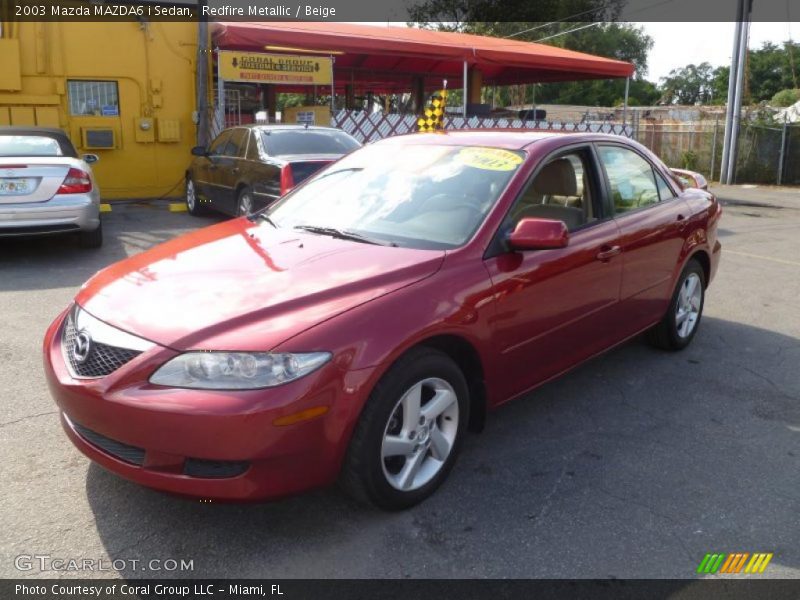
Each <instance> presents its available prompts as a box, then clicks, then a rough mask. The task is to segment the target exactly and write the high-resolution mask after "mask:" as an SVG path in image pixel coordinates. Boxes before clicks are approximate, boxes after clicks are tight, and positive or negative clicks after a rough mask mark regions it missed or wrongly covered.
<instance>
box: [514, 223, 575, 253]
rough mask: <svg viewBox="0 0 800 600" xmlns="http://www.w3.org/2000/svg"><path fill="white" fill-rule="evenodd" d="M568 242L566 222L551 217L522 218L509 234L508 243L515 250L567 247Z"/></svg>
mask: <svg viewBox="0 0 800 600" xmlns="http://www.w3.org/2000/svg"><path fill="white" fill-rule="evenodd" d="M568 243H569V233H568V232H567V226H566V224H565V223H564V222H563V221H551V220H549V219H522V220H521V221H520V222H519V223H517V226H516V227H515V228H514V231H512V232H511V235H510V236H508V245H509V246H510V247H511V248H513V249H514V250H544V249H546V248H566V246H567V244H568Z"/></svg>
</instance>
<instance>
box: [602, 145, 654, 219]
mask: <svg viewBox="0 0 800 600" xmlns="http://www.w3.org/2000/svg"><path fill="white" fill-rule="evenodd" d="M597 152H598V154H599V155H600V160H601V161H602V163H603V166H604V167H605V170H606V175H607V176H608V184H609V187H610V188H611V200H612V204H613V206H614V214H617V215H618V214H622V213H625V212H628V211H632V210H638V209H640V208H645V207H647V206H651V205H653V204H657V203H658V202H659V201H660V197H659V193H658V187H657V186H656V180H655V173H654V172H653V166H652V165H651V164H650V163H649V162H647V161H646V160H645V159H644V158H642V157H641V156H639V155H638V154H637V153H636V152H634V151H633V150H628V149H627V148H622V147H621V146H599V147H598V148H597Z"/></svg>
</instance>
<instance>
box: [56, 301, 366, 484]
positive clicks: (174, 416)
mask: <svg viewBox="0 0 800 600" xmlns="http://www.w3.org/2000/svg"><path fill="white" fill-rule="evenodd" d="M65 315H66V312H65V313H62V315H60V316H59V317H58V318H57V319H56V320H55V321H54V323H53V324H52V325H51V326H50V328H49V329H48V331H47V334H46V336H45V341H44V365H45V374H46V377H47V382H48V385H49V387H50V391H51V394H52V395H53V397H54V399H55V401H56V403H57V404H58V406H59V408H60V410H61V413H62V417H61V421H62V426H63V427H64V430H65V432H66V433H67V435H68V437H69V438H70V440H71V441H72V442H73V444H75V446H76V447H77V448H78V449H79V450H81V451H82V452H83V453H84V454H86V455H87V456H88V457H89V458H91V459H92V460H94V461H95V462H97V463H98V464H100V465H101V466H103V467H105V468H106V469H108V470H110V471H113V472H114V473H117V474H119V475H121V476H123V477H125V478H126V479H130V480H132V481H135V482H137V483H140V484H142V485H145V486H148V487H151V488H156V489H159V490H163V491H167V492H171V493H174V494H179V495H185V496H194V497H201V498H207V499H217V500H260V499H267V498H276V497H280V496H284V495H288V494H292V493H296V492H300V491H303V490H306V489H310V488H314V487H319V486H324V485H328V484H330V483H333V482H334V481H335V480H336V478H337V477H338V473H339V469H340V466H341V461H342V458H343V455H344V451H345V449H346V446H347V442H348V440H349V437H350V434H351V432H352V426H353V424H354V423H355V420H356V419H357V415H358V412H359V410H360V407H361V405H362V403H363V400H364V396H363V394H364V391H363V386H360V385H359V384H358V382H359V381H362V380H363V379H364V378H363V377H361V375H360V374H359V372H350V373H348V372H344V371H341V370H340V369H339V368H338V367H337V366H336V365H335V364H334V362H331V363H328V364H327V365H325V366H324V367H322V368H321V369H320V370H318V371H316V372H314V373H312V374H310V375H308V376H306V377H304V378H302V379H300V380H297V381H294V382H292V383H289V384H286V385H283V386H280V387H276V388H271V389H266V390H249V391H238V392H226V391H207V390H187V389H174V388H164V387H160V386H155V385H151V384H149V383H148V382H147V379H148V377H149V376H150V374H152V372H153V371H154V370H155V369H156V368H157V367H158V366H160V365H161V364H163V362H164V361H166V360H168V359H169V358H171V357H172V356H175V355H176V352H174V351H173V350H170V349H167V348H163V347H156V348H154V349H152V350H148V351H146V352H144V353H142V354H141V355H139V356H137V357H136V358H134V359H133V360H131V361H130V362H129V363H127V364H126V365H124V366H123V367H121V368H119V369H118V370H116V371H114V372H113V373H111V374H109V375H107V376H106V377H103V378H99V379H83V380H79V379H74V378H73V377H72V376H71V375H70V373H69V372H68V370H67V367H66V364H65V362H64V358H63V356H62V352H61V343H60V339H61V329H62V326H63V321H64V318H65ZM318 406H325V407H327V408H328V411H327V412H326V413H325V414H324V415H322V416H319V417H316V418H314V419H311V420H307V421H302V422H299V423H295V424H293V425H286V426H278V425H275V424H274V421H275V420H276V419H278V418H280V417H286V416H287V415H292V414H295V413H298V412H300V411H302V410H305V409H309V408H313V407H318ZM98 436H99V437H98ZM105 440H111V442H107V441H105ZM114 444H117V445H116V446H115V445H114ZM120 448H121V449H120ZM128 449H132V450H128ZM138 451H141V454H137V452H138ZM138 458H141V460H138ZM209 463H213V464H219V465H222V466H223V469H222V471H220V472H226V473H228V474H227V475H224V476H197V475H196V473H197V472H198V471H197V469H196V468H193V467H192V465H194V467H196V466H197V465H198V464H200V465H208V464H209ZM213 464H212V466H213ZM231 465H234V467H235V468H234V469H233V470H234V471H235V474H232V475H231V474H230V471H226V470H225V469H226V468H227V466H231Z"/></svg>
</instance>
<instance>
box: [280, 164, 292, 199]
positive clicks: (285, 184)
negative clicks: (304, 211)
mask: <svg viewBox="0 0 800 600" xmlns="http://www.w3.org/2000/svg"><path fill="white" fill-rule="evenodd" d="M293 187H294V175H293V174H292V165H284V166H283V167H281V196H283V195H284V194H285V193H286V192H288V191H289V190H290V189H292V188H293Z"/></svg>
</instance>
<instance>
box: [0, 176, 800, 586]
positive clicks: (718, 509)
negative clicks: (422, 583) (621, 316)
mask: <svg viewBox="0 0 800 600" xmlns="http://www.w3.org/2000/svg"><path fill="white" fill-rule="evenodd" d="M736 194H737V190H736V189H732V190H731V189H727V188H726V189H725V190H724V194H723V193H722V192H721V195H724V196H726V197H729V198H728V199H729V200H730V202H726V207H725V212H724V216H723V222H722V231H721V240H722V243H723V257H722V264H721V266H720V270H719V274H718V276H717V279H716V280H715V281H714V283H713V285H712V286H711V288H710V290H709V293H708V296H707V302H706V307H705V316H704V318H703V321H702V323H701V326H700V330H699V332H698V335H697V337H696V338H695V340H694V343H693V344H692V346H691V347H690V348H688V349H687V350H685V351H684V352H681V353H675V354H672V353H665V352H661V351H657V350H654V349H651V348H650V347H648V346H647V345H645V344H644V342H642V341H641V340H635V341H633V342H631V343H628V344H626V345H624V346H622V347H620V348H617V349H615V350H613V351H611V352H609V353H607V354H605V355H603V356H601V357H598V358H596V359H594V360H592V361H590V362H588V363H586V364H584V365H582V366H581V367H579V368H577V369H575V370H574V371H573V372H571V373H570V374H568V375H566V376H564V377H563V378H561V379H559V380H557V381H554V382H552V383H550V384H548V385H546V386H544V387H542V388H540V389H538V390H537V391H535V392H534V393H532V394H530V395H529V397H527V398H524V399H520V400H518V401H516V402H513V403H511V404H509V405H507V406H505V407H503V408H501V409H499V410H498V411H496V412H495V413H493V414H491V415H490V418H489V420H488V423H487V427H486V430H485V431H484V432H483V433H482V434H479V435H475V434H473V435H470V436H469V437H468V439H467V443H466V444H465V448H464V452H463V454H462V455H461V457H460V460H459V462H458V464H457V465H456V468H455V469H454V470H453V472H452V474H451V476H450V478H449V480H448V481H447V482H446V483H445V485H444V486H443V487H442V488H441V489H440V490H439V492H437V493H436V494H435V495H434V496H433V497H432V498H431V499H430V500H428V501H426V502H425V503H423V504H422V505H421V506H418V507H416V508H414V509H412V510H409V511H405V512H399V513H384V512H380V511H377V510H373V509H370V508H364V507H361V506H357V505H354V504H353V503H351V502H350V501H349V500H348V499H347V498H346V497H345V496H344V495H342V494H341V493H340V492H338V491H337V490H335V489H331V490H321V491H316V492H313V493H309V494H306V495H303V496H299V497H295V498H289V499H285V500H282V501H279V502H272V503H265V504H247V505H243V504H235V505H234V504H229V505H220V504H213V503H212V504H207V503H200V502H197V501H190V500H185V499H179V498H174V497H171V496H168V495H164V494H161V493H158V492H154V491H151V490H147V489H144V488H141V487H138V486H136V485H134V484H131V483H128V482H126V481H124V480H122V479H120V478H118V477H116V476H115V475H113V474H110V473H107V472H105V471H104V470H103V469H102V468H99V467H97V466H96V465H93V464H90V463H89V461H88V460H86V459H85V458H84V457H83V456H82V455H81V454H80V453H79V452H78V451H77V450H75V449H74V448H73V447H72V445H71V444H70V443H69V442H68V440H67V438H66V437H65V436H64V434H63V433H62V431H61V428H60V426H59V423H58V415H57V413H56V410H55V406H54V404H53V402H52V400H51V399H50V397H49V394H48V391H47V388H46V385H45V382H44V378H43V375H42V366H41V358H40V351H41V350H40V345H41V339H42V335H43V333H44V331H45V328H46V327H47V325H48V324H49V322H50V321H51V319H52V318H53V317H54V316H55V315H56V314H57V313H58V312H59V311H60V310H61V309H62V308H63V307H64V306H65V305H66V304H67V303H68V302H69V300H70V299H71V298H72V297H73V295H74V294H75V292H76V291H77V289H78V288H79V286H80V285H81V284H82V283H83V281H84V280H86V279H87V278H88V277H89V276H90V275H91V274H92V273H94V272H95V271H96V270H97V269H99V268H101V267H103V266H104V265H106V264H108V263H110V262H112V261H115V260H118V259H120V258H123V257H125V256H130V255H132V254H135V253H137V252H140V251H142V250H145V249H146V248H148V247H150V246H152V245H153V244H156V243H158V242H161V241H163V240H166V239H168V238H171V237H173V236H176V235H179V234H181V233H184V232H186V231H189V230H191V229H193V228H195V227H198V226H201V225H203V224H205V223H210V222H213V221H214V220H213V219H199V220H198V219H195V218H192V217H190V216H189V215H187V214H185V213H172V212H169V211H168V210H167V209H166V205H160V206H158V207H148V206H142V205H125V206H117V205H115V206H114V208H113V211H112V212H111V213H109V214H107V215H105V216H106V220H105V227H106V239H107V243H106V245H105V246H104V247H103V248H102V249H100V250H96V251H86V250H81V249H79V248H78V247H77V245H76V244H75V243H73V242H72V241H71V240H57V239H50V240H44V241H42V240H38V241H4V242H0V332H2V333H0V340H1V341H2V343H0V359H2V363H1V364H2V368H0V390H2V391H0V396H1V397H2V403H0V451H1V452H2V457H3V460H2V461H0V481H2V487H3V502H2V506H1V507H0V515H1V516H2V518H1V519H0V521H1V522H2V524H3V527H2V529H1V530H0V575H1V576H3V577H20V576H25V577H48V576H54V575H56V573H52V572H42V571H40V570H39V569H38V567H34V568H33V569H31V570H30V571H24V572H23V571H19V570H17V568H16V567H15V557H17V556H19V555H21V554H46V555H49V556H51V557H54V558H56V557H60V558H77V559H83V558H88V559H94V560H99V559H105V560H120V559H125V560H128V561H130V560H138V561H141V562H139V563H132V562H128V563H127V564H126V565H124V566H122V567H121V568H120V569H119V570H109V571H104V572H100V573H87V572H84V573H79V572H78V573H76V572H69V573H62V574H61V575H64V576H69V577H76V576H77V577H80V576H88V575H100V576H105V577H119V576H123V577H144V576H149V577H178V576H192V577H217V576H221V577H225V576H228V577H270V578H275V577H320V578H326V577H400V578H402V577H422V578H426V577H566V578H572V577H601V578H605V577H620V578H623V577H641V578H645V577H646V578H652V577H676V578H692V577H695V576H696V575H695V571H696V568H697V566H698V563H699V562H700V561H701V559H702V558H703V556H704V555H705V554H706V553H707V552H772V553H774V558H773V559H772V562H771V563H770V565H769V567H768V568H767V570H766V572H765V573H764V574H763V575H761V577H798V576H800V519H799V518H798V515H799V514H800V235H798V231H800V193H795V194H794V195H792V194H791V193H790V194H787V195H786V197H785V198H783V199H782V200H781V201H780V203H779V204H775V205H768V206H759V205H758V202H754V201H753V200H752V198H751V197H750V196H751V195H754V196H755V198H756V199H757V198H758V193H757V192H754V193H751V192H750V191H748V192H747V194H746V196H747V197H746V198H744V201H746V202H748V203H749V205H748V204H741V202H740V203H738V204H737V203H736V200H737V198H738V199H739V200H742V198H741V197H740V196H741V194H739V196H737V195H736ZM752 204H756V205H752ZM762 204H767V203H762ZM243 285H245V282H243ZM186 301H187V302H191V298H187V299H186ZM209 443H213V440H209ZM153 559H159V560H164V559H175V560H178V561H180V560H181V559H184V560H191V561H193V570H192V571H190V572H175V571H166V570H161V571H158V570H144V569H146V567H147V565H148V561H150V560H153ZM116 564H117V565H120V564H121V563H116ZM687 585H689V583H687Z"/></svg>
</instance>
